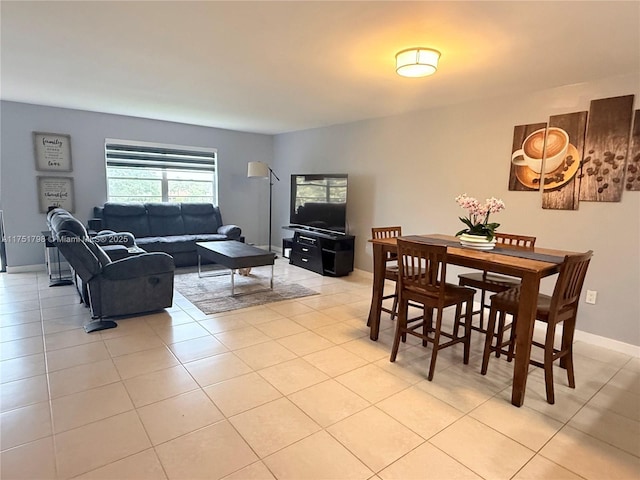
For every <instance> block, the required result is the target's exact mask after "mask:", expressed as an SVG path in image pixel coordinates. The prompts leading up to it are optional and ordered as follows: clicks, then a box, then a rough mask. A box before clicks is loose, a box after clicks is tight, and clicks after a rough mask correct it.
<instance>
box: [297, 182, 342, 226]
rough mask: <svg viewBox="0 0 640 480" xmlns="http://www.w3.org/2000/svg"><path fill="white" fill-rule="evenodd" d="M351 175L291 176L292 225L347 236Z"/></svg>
mask: <svg viewBox="0 0 640 480" xmlns="http://www.w3.org/2000/svg"><path fill="white" fill-rule="evenodd" d="M347 180H348V179H347V174H346V173H330V174H326V173H325V174H318V173H313V174H294V175H291V208H290V217H289V222H290V223H291V225H292V226H295V227H302V228H308V229H310V230H318V231H322V232H329V233H342V234H346V233H347Z"/></svg>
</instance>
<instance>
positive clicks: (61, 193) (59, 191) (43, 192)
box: [38, 177, 75, 213]
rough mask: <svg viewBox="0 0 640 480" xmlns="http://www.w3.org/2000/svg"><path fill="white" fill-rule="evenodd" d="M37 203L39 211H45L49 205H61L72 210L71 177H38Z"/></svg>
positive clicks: (73, 209)
mask: <svg viewBox="0 0 640 480" xmlns="http://www.w3.org/2000/svg"><path fill="white" fill-rule="evenodd" d="M38 204H39V206H40V213H47V210H48V209H49V207H61V208H64V209H65V210H67V211H69V212H74V211H75V208H74V202H73V178H71V177H38Z"/></svg>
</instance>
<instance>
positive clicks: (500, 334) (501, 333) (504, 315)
mask: <svg viewBox="0 0 640 480" xmlns="http://www.w3.org/2000/svg"><path fill="white" fill-rule="evenodd" d="M506 318H507V312H505V311H503V310H501V311H500V316H499V317H498V331H497V332H495V336H496V358H500V354H501V353H502V352H501V350H502V344H503V343H504V321H505V320H506Z"/></svg>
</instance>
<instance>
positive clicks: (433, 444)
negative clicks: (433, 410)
mask: <svg viewBox="0 0 640 480" xmlns="http://www.w3.org/2000/svg"><path fill="white" fill-rule="evenodd" d="M426 443H428V444H429V445H431V446H432V447H433V448H435V449H437V450H439V451H441V452H442V453H444V454H445V455H446V456H447V457H449V458H450V459H451V460H453V461H454V462H456V463H458V464H459V465H462V466H463V467H464V468H466V469H467V470H469V471H471V472H473V473H474V474H475V475H477V476H478V477H480V478H481V479H486V477H483V476H482V474H480V473H479V472H476V471H475V470H474V469H473V468H472V467H470V466H469V465H465V464H464V463H462V462H461V461H460V460H458V459H457V458H455V457H452V456H451V455H449V454H448V453H447V452H445V451H444V450H442V449H441V448H440V447H438V445H436V444H435V443H432V442H431V441H430V440H427V442H426ZM529 461H531V459H529ZM487 480H488V479H487Z"/></svg>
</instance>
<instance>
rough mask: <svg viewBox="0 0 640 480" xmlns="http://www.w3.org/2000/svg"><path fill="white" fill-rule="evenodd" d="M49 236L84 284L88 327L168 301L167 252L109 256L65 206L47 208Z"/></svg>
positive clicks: (96, 327) (170, 275) (158, 307)
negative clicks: (93, 319) (115, 259)
mask: <svg viewBox="0 0 640 480" xmlns="http://www.w3.org/2000/svg"><path fill="white" fill-rule="evenodd" d="M47 223H48V224H49V230H50V232H51V240H52V241H53V243H54V244H55V245H56V247H58V249H59V250H60V253H61V254H62V255H63V256H64V257H65V258H66V259H67V261H68V262H69V265H71V268H72V269H73V271H74V274H75V276H76V278H77V281H78V282H81V285H78V287H79V290H80V291H83V290H84V286H86V291H87V296H88V306H89V307H90V308H91V316H92V317H93V318H95V319H98V320H97V321H96V322H91V323H90V324H88V325H85V330H87V332H90V331H95V330H101V329H104V328H112V327H114V326H116V325H115V323H114V322H106V321H103V320H102V319H103V318H104V317H114V316H123V315H133V314H138V313H143V312H151V311H155V310H161V309H163V308H168V307H171V305H172V304H173V275H174V269H175V266H174V262H173V258H172V257H171V256H170V255H168V254H166V253H142V254H140V255H135V256H131V257H128V258H123V259H121V260H117V261H112V260H111V259H110V258H109V256H108V255H107V254H106V253H105V251H104V250H103V249H102V248H101V247H100V246H99V245H97V244H96V243H94V242H93V241H92V239H91V238H90V237H89V236H88V235H87V231H86V230H85V228H84V226H83V225H82V223H81V222H80V221H78V220H77V219H76V218H74V217H73V216H72V215H71V214H70V213H69V212H67V211H66V210H64V209H61V208H56V209H53V210H51V211H50V212H49V213H48V214H47Z"/></svg>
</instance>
